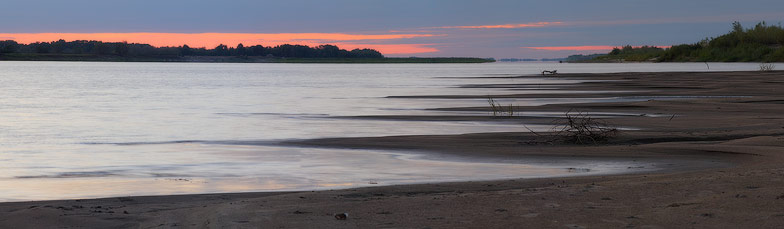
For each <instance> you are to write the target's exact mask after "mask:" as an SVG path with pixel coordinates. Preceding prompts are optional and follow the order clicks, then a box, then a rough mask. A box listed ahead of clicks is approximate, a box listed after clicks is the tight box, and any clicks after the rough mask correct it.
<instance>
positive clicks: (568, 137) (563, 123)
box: [526, 110, 618, 144]
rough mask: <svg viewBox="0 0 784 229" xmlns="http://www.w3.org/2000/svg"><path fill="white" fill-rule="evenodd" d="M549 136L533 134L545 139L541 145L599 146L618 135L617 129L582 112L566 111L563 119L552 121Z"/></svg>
mask: <svg viewBox="0 0 784 229" xmlns="http://www.w3.org/2000/svg"><path fill="white" fill-rule="evenodd" d="M552 124H553V128H552V129H551V130H550V131H549V132H550V133H551V134H549V135H543V134H539V133H536V132H534V131H533V130H531V129H528V127H526V129H528V130H529V131H531V133H534V134H535V135H536V136H539V137H545V139H544V141H543V143H549V144H554V143H556V142H566V143H572V144H599V143H602V142H607V141H608V140H610V139H611V138H613V137H615V136H616V135H617V134H618V129H617V128H614V127H611V126H610V125H609V124H608V123H607V122H605V121H604V120H601V119H595V118H593V117H591V116H590V115H588V113H584V112H572V110H569V111H567V112H566V113H565V114H564V117H563V118H559V119H556V120H553V122H552ZM540 142H541V141H540Z"/></svg>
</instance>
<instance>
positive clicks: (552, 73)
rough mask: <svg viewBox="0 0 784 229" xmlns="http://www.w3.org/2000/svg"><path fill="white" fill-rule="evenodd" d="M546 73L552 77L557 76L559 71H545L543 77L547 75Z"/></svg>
mask: <svg viewBox="0 0 784 229" xmlns="http://www.w3.org/2000/svg"><path fill="white" fill-rule="evenodd" d="M545 73H549V74H550V75H556V74H558V70H552V71H548V70H544V71H542V75H545Z"/></svg>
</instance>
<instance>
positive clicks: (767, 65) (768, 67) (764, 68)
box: [759, 63, 776, 72]
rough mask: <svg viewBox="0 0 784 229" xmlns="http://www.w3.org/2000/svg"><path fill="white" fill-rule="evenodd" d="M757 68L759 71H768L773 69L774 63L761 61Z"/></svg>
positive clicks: (774, 67)
mask: <svg viewBox="0 0 784 229" xmlns="http://www.w3.org/2000/svg"><path fill="white" fill-rule="evenodd" d="M759 69H760V71H763V72H770V71H773V70H774V69H776V65H775V64H773V63H761V64H760V65H759Z"/></svg>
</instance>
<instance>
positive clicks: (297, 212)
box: [292, 210, 311, 215]
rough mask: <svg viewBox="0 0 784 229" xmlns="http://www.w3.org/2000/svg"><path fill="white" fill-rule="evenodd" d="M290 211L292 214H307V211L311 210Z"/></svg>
mask: <svg viewBox="0 0 784 229" xmlns="http://www.w3.org/2000/svg"><path fill="white" fill-rule="evenodd" d="M292 213H293V214H297V215H301V214H308V213H311V212H308V211H300V210H296V211H294V212H292Z"/></svg>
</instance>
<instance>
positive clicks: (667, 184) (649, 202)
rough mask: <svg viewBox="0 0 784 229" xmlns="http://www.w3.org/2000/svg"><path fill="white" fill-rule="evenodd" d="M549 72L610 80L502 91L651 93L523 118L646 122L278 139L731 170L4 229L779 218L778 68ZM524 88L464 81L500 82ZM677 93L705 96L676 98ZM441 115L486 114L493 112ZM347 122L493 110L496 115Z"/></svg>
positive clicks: (145, 202)
mask: <svg viewBox="0 0 784 229" xmlns="http://www.w3.org/2000/svg"><path fill="white" fill-rule="evenodd" d="M523 77H529V76H523ZM530 77H532V76H530ZM556 77H558V78H569V79H591V80H606V81H602V82H591V83H583V84H578V85H572V86H569V87H568V89H569V90H581V91H582V90H590V91H596V92H595V93H586V94H579V95H574V94H568V93H564V94H560V95H552V94H548V95H536V94H534V95H531V94H514V93H510V94H509V95H502V96H497V97H498V98H501V97H510V98H541V97H580V98H586V97H597V98H598V97H608V96H624V97H626V96H643V97H645V98H646V99H650V100H646V99H643V100H642V101H636V102H615V103H592V104H560V105H546V106H538V107H515V109H516V110H518V111H522V113H521V114H522V116H520V117H515V118H514V119H515V120H518V119H519V120H521V121H525V122H527V123H546V122H548V121H549V119H547V118H541V117H528V116H526V114H525V112H530V111H553V112H566V111H568V110H570V109H577V110H580V111H587V112H626V113H634V114H639V115H636V116H620V117H615V118H612V119H609V120H608V121H609V122H611V123H613V124H615V125H618V126H624V127H636V128H640V129H641V130H634V131H632V130H627V131H622V133H621V134H620V135H619V136H618V137H617V138H614V139H612V140H611V141H610V142H608V143H604V144H600V145H589V146H580V145H569V144H554V145H551V144H534V143H532V142H537V141H538V140H539V139H540V138H541V137H537V136H536V135H534V134H532V133H529V132H526V131H521V132H520V133H483V134H465V135H443V136H395V137H373V138H340V139H316V140H307V141H297V142H288V143H286V144H292V145H305V146H317V147H347V148H383V149H416V150H419V151H430V152H435V153H449V154H458V155H463V156H475V157H543V156H545V157H546V156H579V157H595V158H597V159H601V158H616V157H623V158H630V157H631V158H648V159H685V160H700V161H721V162H730V163H732V166H729V167H727V166H724V167H713V168H705V167H700V166H696V167H693V168H680V169H674V170H668V171H663V172H656V173H648V174H626V175H611V176H586V177H569V178H548V179H518V180H501V181H482V182H459V183H440V184H420V185H399V186H385V187H371V188H359V189H351V190H334V191H318V192H281V193H241V194H207V195H183V196H154V197H123V198H106V199H90V200H61V201H39V202H14V203H0V227H3V228H61V227H64V228H70V227H97V228H117V227H131V228H139V227H141V228H156V227H166V228H168V227H198V228H201V227H205V228H223V227H227V228H260V227H261V228H273V227H274V228H280V227H291V228H619V227H630V228H783V227H784V72H765V73H763V72H716V73H618V74H560V75H557V76H556ZM530 86H531V85H513V84H509V85H466V87H493V88H499V90H502V89H514V88H525V87H530ZM602 91H615V92H608V93H603V92H602ZM618 91H637V92H618ZM674 96H700V97H691V98H686V99H683V98H681V99H676V97H674ZM726 96H735V97H726ZM737 96H740V97H737ZM430 97H450V96H439V95H433V96H430ZM462 97H472V95H467V96H462ZM473 97H485V96H483V95H473ZM637 98H641V97H637ZM443 110H482V111H487V110H488V108H487V107H466V108H445V109H443ZM673 115H674V116H673ZM344 118H372V119H394V120H432V121H439V120H455V119H460V120H488V119H500V118H493V117H490V116H463V117H459V118H456V117H422V116H370V117H368V116H366V117H344ZM505 121H508V120H505ZM342 212H347V213H349V215H348V219H347V220H336V219H335V218H334V217H333V215H334V214H335V213H342Z"/></svg>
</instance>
